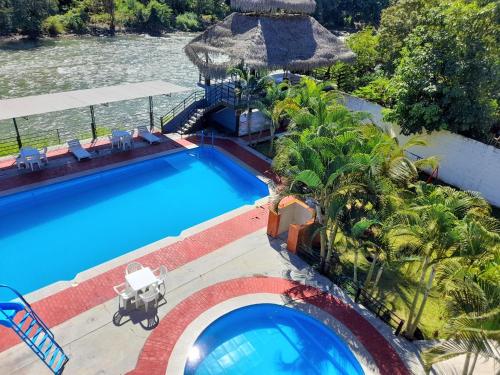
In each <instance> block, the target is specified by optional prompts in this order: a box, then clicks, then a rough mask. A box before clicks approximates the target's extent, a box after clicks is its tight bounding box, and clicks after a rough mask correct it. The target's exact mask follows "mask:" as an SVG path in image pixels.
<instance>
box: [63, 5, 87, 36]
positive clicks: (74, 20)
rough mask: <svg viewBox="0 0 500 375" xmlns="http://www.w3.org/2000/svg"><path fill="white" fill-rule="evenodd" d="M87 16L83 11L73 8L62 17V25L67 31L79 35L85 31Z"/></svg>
mask: <svg viewBox="0 0 500 375" xmlns="http://www.w3.org/2000/svg"><path fill="white" fill-rule="evenodd" d="M87 21H88V14H87V13H86V12H85V11H84V9H79V8H73V9H71V10H69V11H68V12H66V13H65V14H64V15H62V23H63V25H64V28H65V29H66V30H67V31H70V32H72V33H76V34H81V33H84V32H86V31H87Z"/></svg>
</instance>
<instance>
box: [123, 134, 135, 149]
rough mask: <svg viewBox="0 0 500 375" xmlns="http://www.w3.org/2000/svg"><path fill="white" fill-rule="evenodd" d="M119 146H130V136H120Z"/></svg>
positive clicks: (124, 147) (125, 147)
mask: <svg viewBox="0 0 500 375" xmlns="http://www.w3.org/2000/svg"><path fill="white" fill-rule="evenodd" d="M120 146H121V148H122V149H123V150H125V149H127V147H128V148H129V149H131V148H132V136H126V137H121V138H120Z"/></svg>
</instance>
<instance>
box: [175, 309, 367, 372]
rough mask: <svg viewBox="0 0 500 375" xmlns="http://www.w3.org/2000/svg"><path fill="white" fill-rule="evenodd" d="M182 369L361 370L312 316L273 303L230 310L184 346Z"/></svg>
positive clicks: (334, 337)
mask: <svg viewBox="0 0 500 375" xmlns="http://www.w3.org/2000/svg"><path fill="white" fill-rule="evenodd" d="M184 374H185V375H215V374H238V375H240V374H256V375H260V374H266V375H278V374H279V375H284V374H287V375H308V374H311V375H312V374H314V375H334V374H346V375H362V374H363V370H362V369H361V366H360V365H359V363H358V361H357V360H356V358H355V357H354V355H353V354H352V353H351V351H350V350H349V348H348V347H347V345H346V344H345V343H344V341H343V340H342V339H340V338H339V337H338V336H337V335H336V334H335V333H334V332H332V331H331V330H330V329H329V328H327V327H326V326H325V325H324V324H322V323H321V322H319V321H318V320H316V319H314V318H312V317H311V316H309V315H306V314H304V313H302V312H300V311H297V310H294V309H291V308H288V307H283V306H279V305H273V304H258V305H251V306H247V307H243V308H240V309H237V310H234V311H232V312H230V313H228V314H226V315H224V316H222V317H221V318H219V319H217V320H216V321H215V322H213V323H212V324H211V325H210V326H209V327H208V328H207V329H206V330H205V331H203V333H202V334H201V335H200V337H198V339H197V340H196V343H195V344H194V346H193V347H192V348H191V349H190V351H189V355H188V359H187V364H186V368H185V371H184Z"/></svg>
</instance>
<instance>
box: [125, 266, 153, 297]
mask: <svg viewBox="0 0 500 375" xmlns="http://www.w3.org/2000/svg"><path fill="white" fill-rule="evenodd" d="M125 280H127V283H128V285H130V287H131V288H132V289H133V290H134V292H135V293H136V294H137V293H138V292H140V291H141V290H144V289H146V288H148V287H149V286H151V285H153V284H155V283H157V282H158V279H157V278H156V276H155V275H154V274H153V271H151V269H150V268H149V267H144V268H141V269H140V270H138V271H135V272H132V273H129V274H128V275H125Z"/></svg>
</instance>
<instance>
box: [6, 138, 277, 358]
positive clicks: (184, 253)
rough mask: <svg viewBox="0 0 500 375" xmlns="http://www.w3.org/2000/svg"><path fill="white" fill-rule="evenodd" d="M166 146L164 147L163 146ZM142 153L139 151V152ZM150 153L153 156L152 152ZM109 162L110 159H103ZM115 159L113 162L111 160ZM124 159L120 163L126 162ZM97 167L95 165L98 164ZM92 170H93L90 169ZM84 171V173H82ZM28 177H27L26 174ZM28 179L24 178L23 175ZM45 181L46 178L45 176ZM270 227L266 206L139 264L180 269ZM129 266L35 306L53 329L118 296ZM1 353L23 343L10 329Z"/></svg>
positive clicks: (233, 147) (226, 145) (248, 158)
mask: <svg viewBox="0 0 500 375" xmlns="http://www.w3.org/2000/svg"><path fill="white" fill-rule="evenodd" d="M191 142H196V139H195V138H192V139H190V140H185V139H184V140H179V141H177V142H174V141H171V143H168V144H166V145H165V146H163V144H162V145H160V146H152V147H150V148H149V147H148V148H144V150H146V151H149V150H153V151H155V150H156V151H155V152H160V151H164V147H173V148H179V147H185V146H188V145H189V144H192V143H191ZM216 144H217V145H218V146H220V147H221V148H223V149H225V150H226V151H228V152H230V153H232V154H233V155H234V156H236V157H238V158H239V159H240V160H242V161H243V162H244V163H246V164H247V165H249V166H251V167H252V168H253V169H255V170H257V171H259V172H260V173H263V174H264V173H268V174H269V175H271V174H270V173H269V172H268V169H269V164H267V163H265V162H264V163H262V159H260V158H258V157H257V156H255V155H253V154H252V153H250V152H249V151H247V150H245V149H243V148H242V147H241V146H239V145H237V144H236V143H234V142H232V141H230V140H216ZM162 146H163V147H162ZM137 151H138V150H137ZM149 153H152V152H151V151H149ZM126 154H127V153H126V152H124V153H121V154H117V155H116V156H117V157H119V158H123V160H129V159H133V157H131V155H126ZM132 154H133V155H134V156H135V157H140V156H143V154H142V149H141V152H136V150H133V152H132ZM102 159H108V158H102ZM111 159H112V160H115V162H116V159H113V158H111ZM123 160H120V161H123ZM105 161H106V160H102V161H101V160H99V159H96V160H95V162H96V163H97V164H99V166H102V164H110V163H112V162H110V163H105ZM90 163H92V161H90V162H88V163H78V164H77V166H78V167H80V166H83V167H82V168H87V165H89V164H90ZM94 167H96V166H95V164H94ZM88 169H90V168H88ZM79 171H81V170H79ZM25 176H27V175H25ZM23 177H24V176H23ZM44 179H45V176H44ZM266 224H267V209H265V208H263V207H259V208H255V209H252V210H250V211H248V212H245V213H243V214H241V215H239V216H237V217H235V218H232V219H230V220H227V221H225V222H223V223H220V224H217V225H215V226H213V227H211V228H209V229H206V230H204V231H202V232H200V233H197V234H195V235H192V236H190V237H188V238H186V239H184V240H182V241H178V242H175V243H173V244H171V245H169V246H167V247H165V248H162V249H160V250H157V251H154V252H152V253H150V254H148V255H146V256H143V257H141V258H138V259H137V261H139V262H141V263H143V264H144V265H146V266H149V267H152V268H156V267H158V266H160V265H162V264H163V265H165V266H166V267H167V268H168V269H170V270H172V269H175V268H178V267H180V266H182V265H184V264H186V263H188V262H191V261H193V260H195V259H197V258H199V257H201V256H203V255H206V254H208V253H210V252H212V251H215V250H217V249H218V248H221V247H222V246H225V245H227V244H229V243H231V242H233V241H236V240H238V239H240V238H242V237H244V236H246V235H248V234H251V233H253V232H255V231H257V230H259V229H262V228H264V227H265V226H266ZM124 269H125V265H122V266H120V267H116V268H114V269H112V270H110V271H108V272H104V273H102V274H100V275H98V276H96V277H94V278H91V279H89V280H86V281H85V282H82V283H81V284H79V285H78V286H76V287H70V288H67V289H64V290H62V291H61V292H58V293H55V294H53V295H51V296H49V297H47V298H44V299H41V300H39V301H37V302H35V303H34V304H33V308H34V309H35V311H37V313H38V314H39V315H40V317H41V318H42V319H43V320H44V321H45V323H46V324H47V325H48V326H49V327H54V326H57V325H59V324H61V323H63V322H65V321H67V320H69V319H71V318H73V317H75V316H77V315H79V314H81V313H83V312H85V311H87V310H89V309H91V308H93V307H95V306H97V305H100V304H102V303H104V302H106V301H108V300H110V299H112V298H114V297H115V294H114V291H113V285H118V284H120V283H121V282H123V275H124ZM0 333H1V334H0V352H2V351H4V350H6V349H8V348H10V347H12V346H14V345H15V344H17V343H18V342H19V339H18V338H17V336H15V335H14V334H13V333H12V332H11V331H10V330H7V329H5V328H3V327H0Z"/></svg>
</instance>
